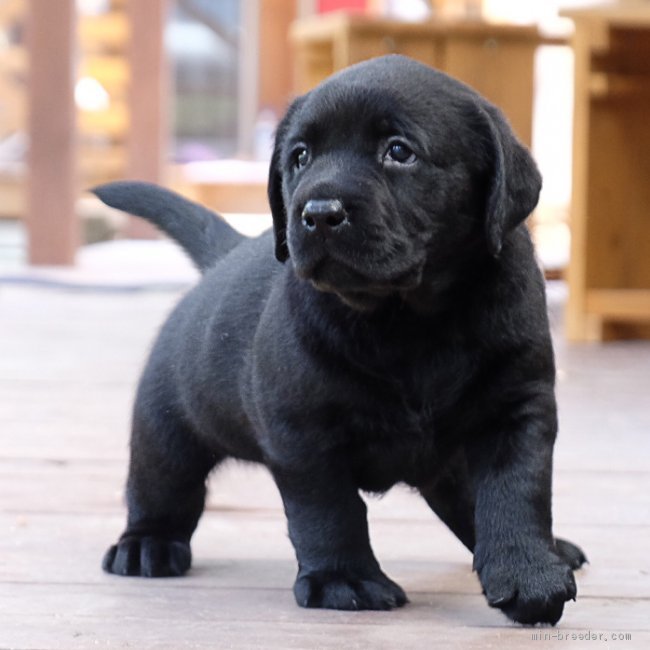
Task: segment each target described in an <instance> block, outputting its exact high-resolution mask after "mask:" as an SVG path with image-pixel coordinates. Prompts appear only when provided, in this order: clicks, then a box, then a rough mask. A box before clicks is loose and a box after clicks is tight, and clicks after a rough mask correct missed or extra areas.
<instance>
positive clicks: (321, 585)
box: [293, 571, 408, 610]
mask: <svg viewBox="0 0 650 650" xmlns="http://www.w3.org/2000/svg"><path fill="white" fill-rule="evenodd" d="M293 593H294V595H295V597H296V602H297V603H298V605H300V606H301V607H321V608H324V609H348V610H358V609H384V610H386V609H393V608H395V607H401V606H402V605H404V604H406V603H407V602H408V598H407V597H406V594H405V593H404V591H403V590H402V588H401V587H400V586H399V585H398V584H396V583H394V582H393V581H392V580H391V579H390V578H388V577H387V576H385V575H384V574H383V573H381V572H379V573H377V574H375V575H372V576H371V577H367V576H359V575H355V574H354V573H348V572H346V571H316V572H312V573H308V574H305V575H299V576H298V579H297V580H296V584H295V585H294V587H293Z"/></svg>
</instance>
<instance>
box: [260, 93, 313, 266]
mask: <svg viewBox="0 0 650 650" xmlns="http://www.w3.org/2000/svg"><path fill="white" fill-rule="evenodd" d="M303 101H304V98H303V97H298V99H296V100H294V102H293V103H292V104H291V106H289V109H288V110H287V113H286V115H285V116H284V118H282V121H281V122H280V124H279V125H278V129H277V131H276V132H275V145H274V147H273V155H272V156H271V165H270V167H269V183H268V196H269V205H270V206H271V216H272V217H273V233H274V235H275V257H276V258H277V259H278V261H280V262H286V261H287V259H289V247H288V246H287V207H286V205H285V202H284V195H283V191H282V185H283V182H282V171H283V170H282V167H283V154H284V143H285V140H286V137H287V133H288V132H289V125H290V124H291V119H292V117H293V115H294V114H295V112H296V111H297V110H298V108H299V107H300V106H301V105H302V103H303Z"/></svg>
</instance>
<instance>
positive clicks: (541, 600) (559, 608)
mask: <svg viewBox="0 0 650 650" xmlns="http://www.w3.org/2000/svg"><path fill="white" fill-rule="evenodd" d="M490 555H491V557H490V558H489V559H487V560H485V561H484V562H483V563H482V566H481V567H480V568H477V571H478V573H479V578H480V580H481V584H482V586H483V593H484V594H485V597H486V598H487V601H488V604H489V605H490V607H498V608H499V609H501V610H502V611H503V612H504V614H506V616H508V617H509V618H511V619H512V620H513V621H516V622H517V623H523V624H525V625H533V624H535V623H550V624H552V625H555V624H556V623H557V622H558V621H559V620H560V617H561V616H562V612H563V610H564V603H565V602H566V601H567V600H575V597H576V583H575V580H574V578H573V572H572V570H571V567H570V566H569V565H568V564H567V563H566V562H564V561H563V560H562V559H561V558H560V557H558V556H557V555H556V554H555V553H553V552H551V551H548V550H546V549H544V548H530V547H528V548H522V549H518V550H517V551H514V552H513V551H512V550H510V551H509V552H504V553H502V554H499V555H498V556H495V554H494V553H491V554H490Z"/></svg>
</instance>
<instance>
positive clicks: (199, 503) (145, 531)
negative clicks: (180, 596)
mask: <svg viewBox="0 0 650 650" xmlns="http://www.w3.org/2000/svg"><path fill="white" fill-rule="evenodd" d="M140 401H141V402H142V401H144V400H140ZM220 460H221V458H220V457H219V456H218V455H216V454H214V453H213V452H211V451H210V450H208V449H207V448H206V447H205V446H204V445H202V444H201V443H200V442H199V441H198V440H197V439H196V438H195V436H194V434H193V432H192V431H191V430H190V429H189V427H188V426H187V425H186V424H185V423H184V422H183V421H182V419H181V418H179V417H178V416H177V415H176V414H174V413H173V412H171V410H170V409H166V408H164V409H158V410H157V411H156V412H154V409H152V408H146V407H143V406H142V404H136V409H135V415H134V421H133V433H132V438H131V461H130V465H129V477H128V482H127V505H128V521H127V527H126V530H125V531H124V533H123V534H122V536H121V537H120V539H119V541H118V543H117V544H115V545H114V546H111V547H110V548H109V549H108V551H107V552H106V555H105V556H104V561H103V563H102V566H103V569H104V570H105V571H107V572H108V573H115V574H118V575H128V576H146V577H165V576H179V575H182V574H183V573H185V572H186V571H187V570H188V569H189V567H190V564H191V558H192V555H191V551H190V538H191V537H192V533H193V532H194V529H195V528H196V525H197V523H198V520H199V517H200V516H201V513H202V512H203V507H204V502H205V494H206V487H205V481H206V478H207V475H208V473H209V472H210V470H211V469H212V468H213V467H214V466H215V465H216V464H217V462H219V461H220Z"/></svg>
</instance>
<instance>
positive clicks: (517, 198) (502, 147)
mask: <svg viewBox="0 0 650 650" xmlns="http://www.w3.org/2000/svg"><path fill="white" fill-rule="evenodd" d="M482 109H483V112H484V115H485V117H486V122H487V125H488V129H489V135H490V140H491V143H490V145H489V146H490V147H491V151H490V156H491V158H492V172H491V178H490V181H489V184H488V195H487V205H486V214H485V219H486V221H485V234H486V237H487V243H488V249H489V251H490V253H492V255H493V256H494V257H496V256H498V255H499V253H500V251H501V247H502V246H503V240H504V238H505V236H506V235H507V234H508V233H509V232H510V231H511V230H512V229H513V228H515V227H516V226H518V225H519V224H520V223H521V222H522V221H523V220H524V219H526V217H527V216H528V215H529V214H530V213H531V212H532V211H533V209H534V208H535V206H536V205H537V201H538V200H539V192H540V190H541V188H542V177H541V175H540V173H539V170H538V169H537V165H536V164H535V161H534V160H533V158H532V156H531V155H530V152H529V151H528V149H527V148H526V147H525V146H524V145H523V144H521V142H519V140H518V139H517V137H516V136H515V134H514V133H513V132H512V129H511V128H510V125H509V124H508V122H507V121H506V119H505V118H504V116H503V115H502V113H501V111H499V110H498V109H497V108H496V107H494V106H492V105H490V104H488V105H484V106H482Z"/></svg>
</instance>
